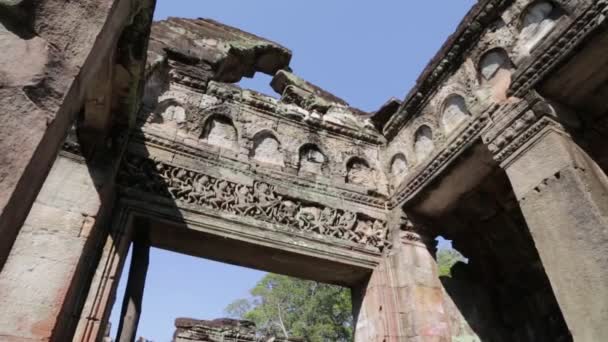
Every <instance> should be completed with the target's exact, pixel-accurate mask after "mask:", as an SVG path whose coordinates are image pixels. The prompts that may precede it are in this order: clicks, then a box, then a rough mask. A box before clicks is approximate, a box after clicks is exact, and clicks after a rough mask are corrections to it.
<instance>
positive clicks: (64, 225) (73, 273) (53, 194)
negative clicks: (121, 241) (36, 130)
mask: <svg viewBox="0 0 608 342" xmlns="http://www.w3.org/2000/svg"><path fill="white" fill-rule="evenodd" d="M94 172H99V174H97V175H96V176H94V175H92V170H91V169H90V168H89V167H88V166H87V165H86V164H85V163H84V160H82V159H79V158H76V157H74V158H71V157H67V156H65V155H60V156H58V157H57V160H56V161H55V164H54V165H53V167H52V169H51V171H50V173H49V177H48V178H47V180H46V182H45V183H44V185H43V187H42V189H41V191H40V193H39V195H38V197H37V198H36V201H35V202H34V204H33V206H32V209H31V210H30V213H29V215H28V217H27V219H26V221H25V223H24V225H23V227H22V228H21V230H20V232H19V235H18V236H17V239H16V240H15V243H14V245H13V248H12V250H11V252H10V254H9V256H8V258H7V262H6V264H5V266H4V268H3V269H2V271H1V272H0V307H1V308H2V310H0V340H9V341H12V340H13V339H14V340H19V341H30V340H31V341H34V340H35V341H40V340H45V341H46V340H55V341H67V340H68V339H69V336H70V335H71V333H70V331H71V330H72V329H73V328H74V325H75V321H74V317H75V316H76V317H77V314H78V310H79V307H80V305H81V302H80V301H81V291H82V290H83V288H86V285H87V282H88V280H87V278H88V277H90V276H91V275H92V270H93V267H92V264H93V262H92V260H93V259H94V257H95V253H96V252H95V249H96V246H97V241H98V239H99V232H100V230H101V229H102V228H101V227H100V226H103V224H104V223H103V221H104V217H105V216H106V215H105V214H104V212H105V207H102V199H101V196H100V193H99V191H101V190H99V189H102V188H104V186H103V185H101V182H100V178H103V176H102V174H105V173H104V172H103V171H101V170H100V169H97V170H96V171H94ZM98 187H99V189H98Z"/></svg>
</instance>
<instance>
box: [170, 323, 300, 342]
mask: <svg viewBox="0 0 608 342" xmlns="http://www.w3.org/2000/svg"><path fill="white" fill-rule="evenodd" d="M173 342H304V341H303V340H302V339H294V338H289V339H284V338H277V337H270V338H267V337H260V336H256V327H255V324H254V323H252V322H249V321H239V320H234V319H226V318H223V319H215V320H213V321H204V320H195V319H191V318H178V319H176V320H175V333H174V334H173Z"/></svg>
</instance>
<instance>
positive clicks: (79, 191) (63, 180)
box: [37, 156, 101, 216]
mask: <svg viewBox="0 0 608 342" xmlns="http://www.w3.org/2000/svg"><path fill="white" fill-rule="evenodd" d="M94 177H95V175H92V174H91V172H90V170H89V168H87V166H86V165H85V164H82V163H79V162H77V161H74V160H72V159H69V158H66V157H61V156H59V157H58V158H57V160H56V161H55V164H54V165H53V168H52V169H51V172H50V174H49V176H48V178H47V180H46V182H45V183H44V185H43V187H42V189H41V190H40V193H39V195H38V198H37V201H38V202H39V203H41V204H45V205H47V206H53V207H56V208H59V209H64V210H66V211H70V212H74V213H81V214H85V215H89V216H96V215H97V214H98V211H99V207H100V205H101V200H100V198H99V194H98V192H97V188H96V184H95V180H94Z"/></svg>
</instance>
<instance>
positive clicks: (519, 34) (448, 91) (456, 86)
mask: <svg viewBox="0 0 608 342" xmlns="http://www.w3.org/2000/svg"><path fill="white" fill-rule="evenodd" d="M562 3H563V4H560V3H558V2H552V1H529V0H519V1H515V2H514V4H513V5H512V6H511V8H509V9H508V10H507V11H505V13H504V14H503V16H502V17H501V18H500V19H499V20H498V21H496V22H495V23H493V24H492V25H491V26H490V28H489V30H488V31H487V32H486V33H485V34H484V35H483V36H482V37H481V39H480V41H479V42H478V43H477V48H475V49H473V51H472V52H471V53H470V55H469V56H468V57H467V58H466V59H465V60H464V61H463V63H462V65H461V66H460V68H459V69H458V70H457V71H456V72H455V73H454V74H453V75H451V76H450V77H449V78H448V79H447V80H445V81H444V82H443V84H442V85H441V86H440V87H439V90H438V91H437V92H436V94H435V95H434V96H433V98H432V99H431V100H430V101H429V102H428V104H427V105H426V106H425V108H424V109H422V110H421V111H420V113H419V114H418V115H415V116H414V117H413V118H411V119H410V120H409V121H408V123H407V124H406V126H405V128H404V129H402V131H401V132H400V133H398V134H397V136H396V137H395V138H394V139H393V140H392V141H391V143H390V144H389V147H388V148H387V153H386V156H385V157H386V159H385V160H384V163H385V164H386V165H388V167H387V171H388V179H389V185H390V187H391V188H395V187H396V185H397V184H398V183H400V181H402V180H403V179H404V178H405V176H406V175H407V174H408V173H409V172H410V171H411V170H412V169H414V168H416V166H418V165H421V164H423V163H424V161H425V160H427V159H428V158H429V157H430V156H431V155H432V154H433V152H434V151H435V150H436V148H437V147H439V146H441V145H444V146H445V145H447V144H449V143H450V141H451V139H452V138H454V137H455V136H457V135H458V132H459V128H460V129H462V128H463V126H465V125H466V122H469V121H470V120H471V119H472V118H473V117H475V116H476V115H479V114H481V113H479V112H478V111H480V110H483V108H487V107H488V105H490V104H492V103H500V102H501V101H504V100H506V96H507V94H506V93H507V90H508V88H509V85H510V82H511V75H512V73H513V72H514V71H515V70H516V69H517V66H518V65H519V64H520V63H523V62H524V61H525V60H526V58H527V57H529V56H530V55H531V54H532V53H533V52H534V50H535V48H537V47H539V46H540V45H541V43H542V42H543V40H544V39H545V38H547V37H548V36H549V35H550V34H551V33H552V32H553V29H554V28H555V27H556V25H557V23H558V22H559V20H561V19H562V18H564V17H566V16H567V13H568V12H567V8H566V7H567V6H565V5H566V4H567V2H562ZM473 109H475V110H476V111H477V112H476V111H474V110H473ZM437 113H439V115H437Z"/></svg>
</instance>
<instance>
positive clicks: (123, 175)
mask: <svg viewBox="0 0 608 342" xmlns="http://www.w3.org/2000/svg"><path fill="white" fill-rule="evenodd" d="M118 184H119V185H120V186H123V187H127V188H132V189H135V190H139V191H142V192H146V193H152V194H155V195H159V196H163V197H166V198H173V199H174V200H176V201H178V202H180V203H185V204H193V205H197V206H201V207H204V208H206V209H208V210H214V211H218V212H223V213H229V214H234V215H238V216H244V217H251V218H254V219H257V220H261V221H265V222H270V223H274V224H278V225H281V226H282V227H285V228H288V229H291V230H297V231H300V232H306V233H316V234H317V235H322V236H327V237H331V238H337V239H341V240H346V241H351V242H354V243H357V244H360V245H363V246H365V247H368V248H371V249H374V250H377V251H382V250H384V249H385V248H386V247H389V246H390V243H389V239H388V229H387V228H386V223H385V222H384V221H381V220H376V219H373V218H370V217H367V216H365V215H363V214H361V213H354V212H351V211H348V210H341V209H334V208H330V207H327V206H324V205H321V204H317V203H310V202H305V201H302V200H299V199H295V198H290V197H288V196H283V195H279V194H277V193H276V192H275V189H274V187H273V186H272V185H269V184H267V183H264V182H255V183H254V184H253V186H248V185H244V184H237V183H233V182H230V181H227V180H222V179H218V178H215V177H212V176H209V175H205V174H203V173H200V172H197V171H192V170H187V169H184V168H181V167H177V166H174V165H170V164H166V163H163V162H159V161H154V160H151V159H147V158H142V157H139V156H134V155H129V156H127V157H126V158H125V160H124V161H123V165H122V168H121V170H120V172H119V176H118Z"/></svg>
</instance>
